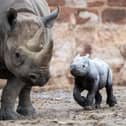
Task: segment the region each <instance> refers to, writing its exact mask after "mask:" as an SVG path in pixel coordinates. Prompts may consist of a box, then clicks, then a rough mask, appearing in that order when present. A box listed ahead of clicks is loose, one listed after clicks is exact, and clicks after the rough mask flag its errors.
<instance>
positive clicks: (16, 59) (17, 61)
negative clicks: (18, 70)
mask: <svg viewBox="0 0 126 126" xmlns="http://www.w3.org/2000/svg"><path fill="white" fill-rule="evenodd" d="M13 62H14V64H15V65H16V66H19V65H22V64H23V63H24V57H23V55H22V54H21V53H20V52H18V51H17V52H15V54H14V60H13Z"/></svg>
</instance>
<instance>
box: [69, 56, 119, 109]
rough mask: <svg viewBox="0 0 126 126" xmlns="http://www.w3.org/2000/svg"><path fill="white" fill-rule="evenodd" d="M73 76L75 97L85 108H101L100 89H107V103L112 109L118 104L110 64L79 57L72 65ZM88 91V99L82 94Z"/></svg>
mask: <svg viewBox="0 0 126 126" xmlns="http://www.w3.org/2000/svg"><path fill="white" fill-rule="evenodd" d="M70 70H71V74H72V75H73V76H74V79H75V86H74V91H73V96H74V99H75V101H76V102H77V103H78V104H79V105H80V106H83V107H85V108H86V107H87V108H90V107H91V108H92V107H94V101H95V107H96V108H98V107H100V104H101V101H102V96H101V94H100V92H99V91H100V89H102V88H103V87H105V88H106V92H107V101H106V103H107V104H108V105H109V106H110V107H112V106H114V105H115V104H116V103H117V102H116V98H115V96H114V95H113V88H112V72H111V69H110V67H109V66H108V64H106V63H105V62H104V61H102V60H100V59H90V58H89V55H86V56H80V55H77V56H76V57H75V58H74V60H73V62H72V64H71V65H70ZM83 90H87V91H88V94H87V98H85V97H84V96H81V92H82V91H83Z"/></svg>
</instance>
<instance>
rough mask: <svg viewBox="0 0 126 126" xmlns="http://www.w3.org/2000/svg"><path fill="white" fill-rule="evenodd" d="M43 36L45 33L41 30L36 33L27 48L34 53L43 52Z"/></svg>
mask: <svg viewBox="0 0 126 126" xmlns="http://www.w3.org/2000/svg"><path fill="white" fill-rule="evenodd" d="M42 36H43V31H42V29H41V28H40V29H39V30H38V31H37V32H36V34H35V35H34V37H33V38H32V39H30V40H29V41H28V42H27V44H26V47H27V48H28V49H29V50H30V51H32V52H39V51H41V50H42V48H43V45H42V40H41V39H42Z"/></svg>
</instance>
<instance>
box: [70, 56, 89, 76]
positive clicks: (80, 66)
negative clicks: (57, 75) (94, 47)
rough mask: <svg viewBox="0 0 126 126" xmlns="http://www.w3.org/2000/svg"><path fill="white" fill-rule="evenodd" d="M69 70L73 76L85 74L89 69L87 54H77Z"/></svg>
mask: <svg viewBox="0 0 126 126" xmlns="http://www.w3.org/2000/svg"><path fill="white" fill-rule="evenodd" d="M70 71H71V74H72V75H73V76H80V77H83V76H86V75H87V73H88V71H89V55H88V54H87V55H86V56H80V55H77V56H76V57H75V58H74V59H73V62H72V63H71V65H70Z"/></svg>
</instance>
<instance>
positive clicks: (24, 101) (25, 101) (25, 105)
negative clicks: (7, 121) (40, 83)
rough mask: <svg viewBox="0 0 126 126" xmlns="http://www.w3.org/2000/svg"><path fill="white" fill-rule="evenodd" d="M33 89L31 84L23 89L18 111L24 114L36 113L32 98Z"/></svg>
mask: <svg viewBox="0 0 126 126" xmlns="http://www.w3.org/2000/svg"><path fill="white" fill-rule="evenodd" d="M31 89H32V87H31V86H26V87H24V88H23V89H22V90H21V92H20V95H19V105H18V108H17V112H18V113H20V114H22V115H24V116H27V115H33V114H35V109H34V108H33V106H32V103H31V99H30V92H31Z"/></svg>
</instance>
